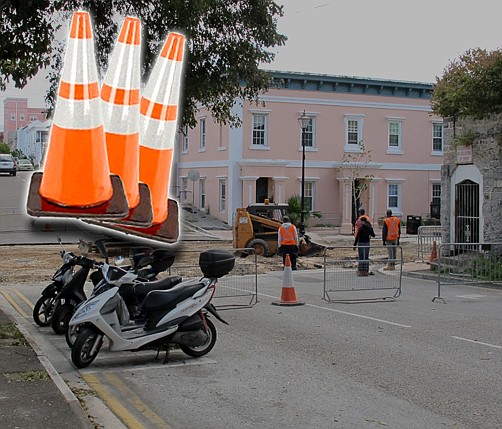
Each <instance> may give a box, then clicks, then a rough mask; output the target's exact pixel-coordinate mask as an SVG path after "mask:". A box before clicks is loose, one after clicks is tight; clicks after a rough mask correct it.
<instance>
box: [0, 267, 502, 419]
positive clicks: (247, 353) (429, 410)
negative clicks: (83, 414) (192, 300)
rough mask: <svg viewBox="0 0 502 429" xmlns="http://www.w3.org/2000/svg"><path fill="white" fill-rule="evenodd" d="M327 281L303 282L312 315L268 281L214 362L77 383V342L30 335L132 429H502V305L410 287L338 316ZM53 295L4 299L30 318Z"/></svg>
mask: <svg viewBox="0 0 502 429" xmlns="http://www.w3.org/2000/svg"><path fill="white" fill-rule="evenodd" d="M377 275H384V274H380V273H377ZM321 278H322V273H320V272H313V271H312V272H311V271H297V272H295V273H294V284H295V290H296V293H297V295H298V296H299V297H300V298H301V299H303V300H305V301H306V302H307V303H306V305H304V306H300V307H277V306H273V305H271V302H272V301H275V300H277V299H278V298H279V297H280V292H281V285H282V273H280V272H277V273H271V274H267V275H261V276H259V291H260V293H259V302H258V304H256V305H255V306H254V307H253V308H249V309H239V310H229V311H224V312H223V315H224V317H225V318H226V319H227V320H228V321H229V323H230V325H229V326H225V325H222V324H221V323H219V322H215V324H216V325H217V329H218V333H219V338H218V341H217V344H216V347H215V349H214V350H213V351H212V352H211V353H210V354H209V355H207V356H206V357H204V358H201V359H191V358H188V357H187V356H185V355H184V354H183V353H182V352H180V351H175V352H173V353H172V360H171V362H170V363H168V364H167V365H162V364H161V363H160V362H159V361H155V360H153V357H154V354H155V353H152V352H144V353H138V354H136V353H134V354H133V353H110V352H107V351H102V352H101V353H100V355H99V356H98V358H97V360H96V361H95V363H94V364H92V365H91V366H90V367H89V368H87V369H84V370H81V371H76V370H75V369H74V367H73V366H72V364H71V362H70V352H69V349H68V348H67V346H66V343H65V340H64V339H63V338H60V337H57V336H55V335H54V334H52V331H51V330H50V328H48V329H45V328H44V329H42V328H38V327H35V326H34V325H33V324H30V329H31V330H32V333H33V335H34V337H35V338H36V339H37V341H39V342H40V344H41V345H42V347H43V348H44V349H46V350H47V352H46V353H47V356H49V358H50V360H51V362H52V363H53V365H54V366H55V368H56V370H57V371H58V372H59V373H60V374H61V375H62V376H63V378H64V379H66V380H67V381H68V383H70V385H73V386H77V387H78V388H84V390H85V389H88V388H89V387H88V386H91V387H92V389H94V390H95V392H96V395H97V396H98V397H99V398H101V400H102V401H104V402H105V403H107V405H108V406H109V407H110V409H112V410H113V412H114V413H116V415H117V416H119V417H120V419H122V421H125V422H126V425H127V426H128V427H131V428H133V427H134V428H135V427H145V428H173V429H177V428H180V429H181V428H203V427H204V428H214V429H220V428H224V427H225V428H237V427H239V428H256V427H259V428H264V429H267V428H285V427H289V428H295V429H296V428H298V429H300V428H301V429H304V428H378V427H388V428H417V429H418V428H421V429H422V428H445V427H454V428H499V427H502V409H501V407H500V403H499V398H498V394H497V393H496V392H500V391H502V372H501V366H502V329H501V328H502V314H501V312H500V308H501V306H502V292H501V291H499V290H494V289H485V288H477V287H472V286H450V287H448V288H445V290H444V293H443V295H444V297H445V298H446V299H447V302H448V303H447V304H443V303H438V302H436V303H433V302H431V299H432V297H433V296H435V293H436V285H435V283H433V282H430V281H426V280H418V279H411V278H404V279H403V293H402V296H401V297H400V298H399V299H398V300H396V301H395V302H385V303H384V302H379V303H365V304H357V305H347V304H329V303H327V302H325V301H323V300H322V299H321V296H322V283H321ZM41 286H42V285H33V286H20V287H16V288H13V287H10V288H4V289H3V290H2V291H3V292H4V293H5V292H6V293H9V294H10V295H11V296H12V297H13V299H14V301H15V302H17V303H18V305H19V307H20V308H21V309H24V311H25V312H26V313H27V314H28V311H29V307H28V306H27V303H26V301H24V300H23V299H22V297H23V296H24V297H26V298H27V300H28V301H31V302H34V300H35V299H36V298H37V297H38V293H39V291H40V289H41ZM9 290H10V291H9ZM29 319H30V318H29V317H27V321H29ZM91 397H92V396H91ZM94 401H96V399H95V398H94ZM90 409H91V414H92V413H93V412H94V413H96V414H98V415H97V419H98V421H99V419H103V418H104V419H106V418H110V416H108V417H107V415H105V414H100V412H99V411H97V410H100V409H101V408H99V406H98V405H96V406H95V407H94V406H92V407H91V408H90ZM103 416H104V417H103ZM116 424H118V423H117V422H114V423H113V425H111V426H110V425H109V426H106V425H105V427H114V428H115V427H116Z"/></svg>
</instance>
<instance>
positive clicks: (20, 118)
mask: <svg viewBox="0 0 502 429" xmlns="http://www.w3.org/2000/svg"><path fill="white" fill-rule="evenodd" d="M25 118H26V116H25V115H24V113H20V114H19V120H20V121H24V120H25Z"/></svg>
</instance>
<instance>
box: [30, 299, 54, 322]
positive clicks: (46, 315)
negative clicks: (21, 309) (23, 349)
mask: <svg viewBox="0 0 502 429" xmlns="http://www.w3.org/2000/svg"><path fill="white" fill-rule="evenodd" d="M55 297H56V295H51V296H47V295H46V296H41V297H40V298H39V299H38V301H37V302H36V303H35V305H34V307H33V320H34V321H35V323H36V324H37V325H38V326H49V325H50V324H51V322H52V316H53V315H54V308H55V306H56V300H55Z"/></svg>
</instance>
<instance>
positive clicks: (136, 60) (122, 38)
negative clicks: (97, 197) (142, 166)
mask: <svg viewBox="0 0 502 429" xmlns="http://www.w3.org/2000/svg"><path fill="white" fill-rule="evenodd" d="M140 57H141V22H140V20H139V19H138V18H132V17H126V19H125V20H124V23H123V24H122V28H121V30H120V33H119V37H118V39H117V43H116V45H115V48H114V50H113V53H112V56H111V59H110V63H109V65H108V70H107V72H106V76H105V79H104V82H103V86H102V88H101V100H102V106H103V120H104V126H105V137H106V149H107V153H108V162H109V163H110V172H111V173H113V174H117V175H118V176H119V177H120V178H121V180H122V183H123V184H124V188H125V192H126V197H127V203H128V205H129V215H128V217H127V218H125V219H121V220H120V223H126V224H131V225H138V226H150V225H151V223H152V217H153V215H152V205H151V199H150V191H149V189H148V186H147V185H145V184H144V183H138V182H139V103H140V97H141V95H140V85H141V71H140Z"/></svg>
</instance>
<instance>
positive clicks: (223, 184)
mask: <svg viewBox="0 0 502 429" xmlns="http://www.w3.org/2000/svg"><path fill="white" fill-rule="evenodd" d="M218 208H219V211H220V213H224V212H225V211H226V209H227V179H226V178H220V179H218Z"/></svg>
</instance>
